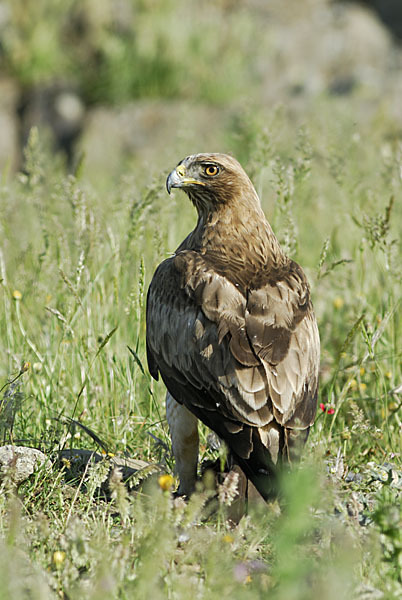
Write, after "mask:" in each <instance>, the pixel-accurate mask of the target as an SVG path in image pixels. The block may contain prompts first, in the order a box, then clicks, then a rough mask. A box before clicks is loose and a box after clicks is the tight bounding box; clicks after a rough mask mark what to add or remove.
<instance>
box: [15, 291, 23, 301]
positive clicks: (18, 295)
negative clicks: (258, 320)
mask: <svg viewBox="0 0 402 600" xmlns="http://www.w3.org/2000/svg"><path fill="white" fill-rule="evenodd" d="M13 298H14V300H16V301H18V300H21V298H22V294H21V292H20V291H19V290H14V291H13Z"/></svg>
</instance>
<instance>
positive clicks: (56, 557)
mask: <svg viewBox="0 0 402 600" xmlns="http://www.w3.org/2000/svg"><path fill="white" fill-rule="evenodd" d="M65 558H66V553H65V552H63V551H62V550H56V552H53V564H54V565H55V567H56V568H57V569H59V568H60V567H61V565H62V564H63V563H64V560H65Z"/></svg>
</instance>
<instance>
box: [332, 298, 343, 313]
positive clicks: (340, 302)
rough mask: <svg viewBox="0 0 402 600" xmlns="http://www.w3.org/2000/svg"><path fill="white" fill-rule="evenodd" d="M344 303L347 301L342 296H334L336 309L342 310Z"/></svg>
mask: <svg viewBox="0 0 402 600" xmlns="http://www.w3.org/2000/svg"><path fill="white" fill-rule="evenodd" d="M344 304H345V301H344V299H343V298H341V297H340V296H337V297H336V298H334V308H335V309H336V310H340V309H341V308H342V306H343V305H344Z"/></svg>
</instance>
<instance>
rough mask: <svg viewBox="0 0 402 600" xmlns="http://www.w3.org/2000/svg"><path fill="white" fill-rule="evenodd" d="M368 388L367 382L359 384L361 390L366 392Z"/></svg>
mask: <svg viewBox="0 0 402 600" xmlns="http://www.w3.org/2000/svg"><path fill="white" fill-rule="evenodd" d="M366 389H367V385H366V384H365V383H361V384H360V385H359V390H360V391H361V392H365V391H366Z"/></svg>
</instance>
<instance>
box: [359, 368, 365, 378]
mask: <svg viewBox="0 0 402 600" xmlns="http://www.w3.org/2000/svg"><path fill="white" fill-rule="evenodd" d="M365 372H366V369H365V368H364V367H360V375H361V376H362V377H363V375H364V374H365Z"/></svg>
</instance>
